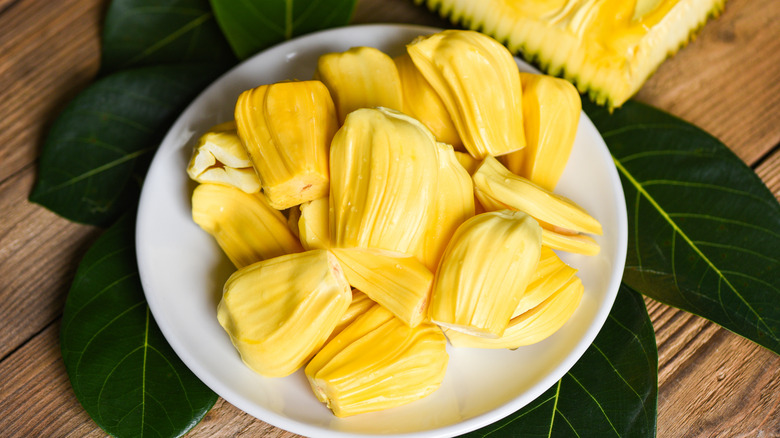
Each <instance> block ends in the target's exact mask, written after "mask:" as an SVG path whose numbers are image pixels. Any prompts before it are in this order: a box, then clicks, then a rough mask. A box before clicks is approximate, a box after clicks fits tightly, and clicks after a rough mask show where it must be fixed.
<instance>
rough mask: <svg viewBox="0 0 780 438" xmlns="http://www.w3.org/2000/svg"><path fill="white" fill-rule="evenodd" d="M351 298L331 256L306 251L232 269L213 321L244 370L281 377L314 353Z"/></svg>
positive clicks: (337, 265) (337, 266)
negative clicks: (234, 350) (236, 351)
mask: <svg viewBox="0 0 780 438" xmlns="http://www.w3.org/2000/svg"><path fill="white" fill-rule="evenodd" d="M351 298H352V290H351V288H350V287H349V283H347V279H346V278H345V277H344V273H343V272H342V271H341V267H340V266H339V264H338V261H337V260H336V258H335V257H334V256H333V255H332V254H330V253H329V252H327V251H325V250H314V251H306V252H302V253H297V254H289V255H285V256H280V257H275V258H273V259H269V260H265V261H262V262H257V263H254V264H252V265H249V266H246V267H244V268H242V269H239V270H238V271H236V272H235V273H234V274H233V275H231V276H230V278H228V280H227V282H226V283H225V287H224V290H223V295H222V299H221V300H220V302H219V305H218V307H217V318H218V320H219V323H220V324H221V325H222V327H223V328H224V329H225V331H226V332H227V333H228V334H229V335H230V339H231V341H232V342H233V345H235V347H236V349H237V350H238V352H239V353H240V355H241V359H242V360H243V361H244V363H246V365H247V366H249V368H251V369H252V370H254V371H255V372H257V373H259V374H261V375H263V376H267V377H283V376H287V375H289V374H292V373H293V372H295V371H296V370H297V369H298V368H300V367H301V366H303V364H305V363H306V362H307V361H308V360H309V359H310V358H311V357H312V356H314V354H315V353H316V352H317V351H319V349H320V347H321V346H322V345H323V344H324V343H325V341H326V340H327V339H328V337H329V336H330V333H331V332H332V331H333V329H334V328H335V327H336V325H337V324H338V323H339V321H340V319H341V317H342V316H343V315H344V313H345V312H346V311H347V308H348V307H349V304H350V301H351Z"/></svg>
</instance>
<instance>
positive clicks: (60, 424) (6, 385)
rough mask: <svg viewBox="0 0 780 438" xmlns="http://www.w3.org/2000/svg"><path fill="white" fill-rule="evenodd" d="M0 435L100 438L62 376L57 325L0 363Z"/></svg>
mask: <svg viewBox="0 0 780 438" xmlns="http://www.w3.org/2000/svg"><path fill="white" fill-rule="evenodd" d="M0 376H3V378H2V379H0V412H2V413H3V414H2V415H0V430H2V431H3V432H2V435H3V436H15V437H55V436H78V437H104V436H106V434H105V432H103V431H102V430H101V429H100V428H98V427H97V425H95V423H94V422H93V421H92V419H91V418H90V417H89V415H87V413H86V411H84V408H82V407H81V405H80V404H79V402H78V400H76V395H75V394H74V393H73V389H72V388H71V386H70V381H69V380H68V376H67V374H66V373H65V364H64V363H63V362H62V357H61V356H60V349H59V321H56V322H54V323H52V324H50V325H49V326H48V327H47V328H46V329H45V330H44V331H42V332H41V333H40V334H39V335H38V336H35V337H33V338H32V339H31V340H30V341H29V342H28V343H27V344H25V345H24V346H22V347H21V348H20V349H19V350H17V351H16V352H14V354H12V355H11V356H9V357H8V358H6V360H4V361H2V362H0Z"/></svg>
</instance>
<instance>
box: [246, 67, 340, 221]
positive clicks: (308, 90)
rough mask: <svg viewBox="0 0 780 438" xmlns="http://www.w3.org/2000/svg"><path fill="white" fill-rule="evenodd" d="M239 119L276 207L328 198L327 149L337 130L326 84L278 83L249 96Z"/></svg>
mask: <svg viewBox="0 0 780 438" xmlns="http://www.w3.org/2000/svg"><path fill="white" fill-rule="evenodd" d="M235 118H236V126H237V127H238V135H239V137H240V138H241V142H242V144H243V145H244V147H245V148H246V150H247V151H248V152H249V157H250V158H251V160H252V164H253V165H254V167H255V170H256V171H257V174H258V176H259V177H260V182H261V184H262V187H263V193H264V194H265V196H267V197H268V201H269V202H270V203H271V206H273V207H274V208H276V209H277V210H284V209H287V208H290V207H292V206H295V205H298V204H301V203H303V202H306V201H311V200H313V199H317V198H322V197H323V196H327V194H328V148H329V145H330V142H331V139H332V138H333V134H334V133H335V132H336V129H337V128H338V125H337V124H336V110H335V107H334V106H333V100H332V99H331V97H330V93H329V92H328V89H327V88H325V85H323V84H322V82H319V81H293V82H278V83H275V84H268V85H261V86H259V87H256V88H252V89H250V90H247V91H244V92H243V93H241V95H240V96H239V97H238V102H237V103H236V108H235Z"/></svg>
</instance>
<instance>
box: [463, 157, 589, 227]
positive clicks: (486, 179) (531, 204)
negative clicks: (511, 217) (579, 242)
mask: <svg viewBox="0 0 780 438" xmlns="http://www.w3.org/2000/svg"><path fill="white" fill-rule="evenodd" d="M472 179H473V180H474V187H475V193H476V194H477V198H478V199H479V200H480V202H482V201H483V197H484V198H486V199H485V202H483V206H484V207H485V208H486V209H488V210H489V209H490V207H489V206H488V205H490V204H491V201H494V202H496V203H498V204H499V205H505V206H508V207H509V208H512V209H515V210H520V211H524V212H526V213H528V214H530V215H531V216H533V217H534V219H537V220H539V221H542V222H543V223H544V224H545V225H548V228H549V229H552V227H558V228H562V229H565V230H571V231H573V232H577V233H590V234H599V235H600V234H602V230H601V224H600V223H599V222H598V221H597V220H596V219H594V218H593V217H592V216H590V215H589V214H588V213H587V212H586V211H585V210H583V209H582V208H581V207H580V206H578V205H577V204H575V203H574V202H573V201H571V200H569V199H567V198H565V197H563V196H560V195H557V194H555V193H553V192H551V191H549V190H545V189H543V188H542V187H540V186H538V185H536V184H534V183H532V182H531V181H529V180H527V179H526V178H523V177H521V176H518V175H515V174H513V173H512V172H510V171H509V170H507V169H506V168H505V167H504V166H503V165H502V164H501V163H500V162H499V161H498V160H497V159H495V158H493V157H487V158H485V159H484V160H483V162H482V164H481V165H480V167H479V169H477V171H476V172H474V175H472ZM486 204H488V205H486ZM543 226H544V225H543Z"/></svg>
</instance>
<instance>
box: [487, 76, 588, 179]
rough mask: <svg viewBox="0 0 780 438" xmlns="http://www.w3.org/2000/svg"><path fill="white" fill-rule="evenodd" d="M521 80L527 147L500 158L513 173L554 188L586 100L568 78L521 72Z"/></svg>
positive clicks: (568, 152) (567, 156)
mask: <svg viewBox="0 0 780 438" xmlns="http://www.w3.org/2000/svg"><path fill="white" fill-rule="evenodd" d="M520 82H521V83H522V85H523V126H524V127H525V141H526V147H525V148H523V149H522V150H519V151H517V152H512V153H511V154H507V155H504V156H502V157H501V158H500V161H501V162H502V163H503V164H504V165H505V166H506V167H507V169H509V170H510V171H511V172H512V173H515V174H517V175H520V176H522V177H524V178H527V179H529V180H530V181H531V182H533V183H534V184H536V185H538V186H540V187H542V188H544V189H547V190H550V191H553V190H555V186H556V185H557V184H558V180H559V179H560V177H561V174H562V173H563V169H564V168H565V167H566V163H567V162H568V161H569V155H570V154H571V149H572V146H574V137H575V136H576V134H577V125H578V124H579V121H580V114H581V113H582V101H581V100H580V95H579V93H578V92H577V89H576V88H574V85H572V84H571V82H569V81H566V80H564V79H559V78H554V77H552V76H547V75H539V74H532V73H523V72H521V73H520Z"/></svg>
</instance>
